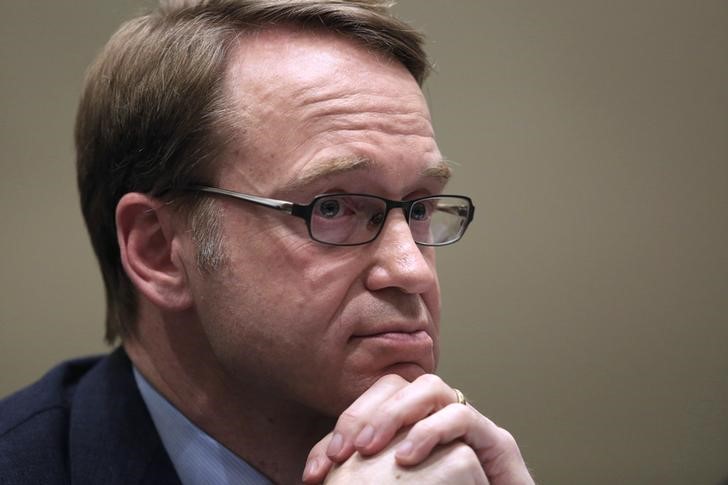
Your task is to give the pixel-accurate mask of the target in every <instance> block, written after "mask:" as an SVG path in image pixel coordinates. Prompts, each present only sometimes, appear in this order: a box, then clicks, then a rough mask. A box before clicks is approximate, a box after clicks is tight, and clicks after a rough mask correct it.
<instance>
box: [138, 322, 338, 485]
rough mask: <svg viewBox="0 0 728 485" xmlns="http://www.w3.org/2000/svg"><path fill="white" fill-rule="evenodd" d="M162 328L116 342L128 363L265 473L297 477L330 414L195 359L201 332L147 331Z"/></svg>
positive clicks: (329, 425) (284, 479) (283, 479)
mask: <svg viewBox="0 0 728 485" xmlns="http://www.w3.org/2000/svg"><path fill="white" fill-rule="evenodd" d="M164 327H165V325H164V323H163V322H162V321H158V322H156V324H151V325H139V326H138V327H137V328H138V329H139V331H138V333H137V335H136V336H135V337H133V338H129V339H126V340H125V341H124V348H125V349H126V351H127V353H128V354H129V357H130V358H131V360H132V362H133V363H134V365H135V366H136V368H137V369H138V370H139V371H140V372H141V373H142V374H143V375H144V377H145V378H146V379H147V380H148V381H149V382H150V383H151V384H152V385H153V386H154V387H155V389H156V390H157V391H158V392H159V393H160V394H161V395H163V396H164V397H165V398H166V399H167V400H168V401H170V402H171V403H172V404H173V405H174V406H175V407H176V408H177V409H178V410H179V411H180V412H181V413H182V414H184V415H185V416H186V417H187V418H188V419H189V420H190V421H192V422H193V423H194V424H195V425H196V426H198V427H199V428H200V429H202V430H204V431H205V432H206V433H207V434H209V435H210V436H212V437H213V438H215V439H216V440H217V441H219V442H220V443H221V444H223V445H224V446H225V447H227V448H228V449H230V450H231V451H233V452H234V453H235V454H237V455H238V456H240V457H241V458H243V459H244V460H245V461H246V462H248V464H250V465H252V466H253V467H255V468H257V469H258V470H259V471H260V472H261V473H263V474H264V475H265V476H267V477H268V478H269V479H271V480H272V481H274V482H276V483H300V480H301V474H302V473H303V466H304V464H305V462H306V457H307V456H308V452H309V451H310V449H311V447H312V446H313V445H314V444H316V442H318V441H319V440H320V439H321V438H322V437H323V436H324V435H325V434H326V433H327V432H329V431H330V430H331V429H333V426H334V424H335V420H334V419H332V418H330V417H326V416H323V415H321V414H320V413H317V412H316V411H314V410H312V409H310V408H308V407H305V406H302V405H301V404H299V403H295V402H291V401H289V400H285V399H283V398H280V397H277V396H275V395H273V394H272V393H271V392H270V390H268V389H262V388H260V387H258V386H255V385H252V384H247V383H244V382H240V381H238V380H233V379H232V378H231V376H229V375H228V373H226V372H225V371H224V370H222V369H220V368H219V366H216V365H214V362H215V360H214V359H212V360H211V359H209V358H204V357H205V356H203V357H202V358H201V355H200V353H201V352H202V353H203V354H206V353H208V352H211V351H210V350H209V349H200V345H204V343H202V342H205V340H204V339H199V338H193V339H184V338H180V337H179V333H177V334H176V335H177V336H176V337H170V335H175V334H174V333H168V332H166V331H164V334H165V335H164V338H158V337H160V335H151V334H153V333H157V332H158V331H160V330H163V329H164ZM179 328H180V327H179V326H176V330H177V331H179ZM211 362H213V364H211Z"/></svg>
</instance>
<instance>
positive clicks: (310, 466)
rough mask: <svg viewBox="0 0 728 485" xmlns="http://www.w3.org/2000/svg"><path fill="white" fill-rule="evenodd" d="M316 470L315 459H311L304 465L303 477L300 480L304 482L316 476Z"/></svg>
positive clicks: (316, 463)
mask: <svg viewBox="0 0 728 485" xmlns="http://www.w3.org/2000/svg"><path fill="white" fill-rule="evenodd" d="M317 469H318V460H316V458H312V459H311V460H310V461H309V462H308V463H306V468H305V469H304V470H303V477H302V478H301V480H303V481H304V482H305V481H306V480H308V479H310V478H311V477H313V476H314V475H315V474H316V470H317Z"/></svg>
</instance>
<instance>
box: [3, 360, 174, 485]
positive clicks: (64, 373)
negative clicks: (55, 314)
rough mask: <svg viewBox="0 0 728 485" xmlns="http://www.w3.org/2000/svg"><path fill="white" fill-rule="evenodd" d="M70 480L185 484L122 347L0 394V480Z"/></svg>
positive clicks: (5, 482) (11, 483)
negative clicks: (165, 447) (0, 398)
mask: <svg viewBox="0 0 728 485" xmlns="http://www.w3.org/2000/svg"><path fill="white" fill-rule="evenodd" d="M2 372H8V369H3V370H2ZM69 483H71V484H103V485H112V484H125V485H136V484H140V485H141V484H149V485H151V484H155V485H157V484H179V483H180V481H179V478H178V477H177V474H176V473H175V471H174V467H173V466H172V462H171V461H170V459H169V456H168V455H167V453H166V451H165V450H164V447H163V445H162V442H161V440H160V438H159V435H158V434H157V430H156V429H155V427H154V423H153V422H152V419H151V417H150V416H149V412H148V411H147V408H146V406H145V405H144V401H143V400H142V397H141V395H140V394H139V391H138V389H137V386H136V383H135V381H134V376H133V374H132V370H131V363H130V361H129V358H128V357H127V355H126V353H125V352H124V351H123V350H122V349H117V350H116V351H114V352H113V353H112V354H111V355H109V356H106V357H94V358H85V359H78V360H73V361H69V362H66V363H63V364H61V365H59V366H58V367H55V368H54V369H52V370H51V371H50V372H49V373H48V374H46V375H45V376H44V377H43V378H42V379H41V380H40V381H38V382H36V383H35V384H33V385H31V386H30V387H27V388H25V389H23V390H21V391H19V392H18V393H16V394H14V395H12V396H10V397H8V398H6V399H4V400H2V401H0V484H2V485H15V484H23V485H26V484H44V485H46V484H69Z"/></svg>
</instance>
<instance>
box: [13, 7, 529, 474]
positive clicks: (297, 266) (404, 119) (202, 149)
mask: <svg viewBox="0 0 728 485" xmlns="http://www.w3.org/2000/svg"><path fill="white" fill-rule="evenodd" d="M427 66H428V64H427V60H426V57H425V55H424V53H423V51H422V47H421V39H420V37H419V36H418V35H417V34H415V33H413V31H412V30H411V29H410V28H409V27H408V26H406V25H405V24H403V23H401V22H400V21H398V20H396V19H394V18H393V17H391V16H390V14H389V13H388V11H387V9H386V7H385V6H383V5H380V4H378V3H376V2H371V1H365V0H359V1H351V2H341V1H309V0H295V1H262V0H258V1H252V0H247V1H244V0H237V1H234V0H219V1H207V2H175V3H171V4H169V5H166V6H163V7H162V8H160V9H159V10H158V11H156V12H154V13H152V14H150V15H146V16H143V17H140V18H138V19H134V20H132V21H130V22H129V23H127V24H125V25H124V26H122V28H121V29H120V30H119V31H118V32H117V33H116V34H115V35H114V36H113V37H112V39H111V40H110V41H109V43H108V45H107V46H106V48H105V49H104V51H103V52H102V53H101V54H100V56H99V59H98V60H97V62H96V63H95V64H94V65H93V66H92V68H91V70H90V71H89V74H88V78H87V82H86V86H85V90H84V94H83V97H82V100H81V103H80V107H79V112H78V119H77V126H76V144H77V151H78V181H79V190H80V194H81V205H82V209H83V213H84V217H85V219H86V223H87V226H88V229H89V232H90V235H91V240H92V243H93V246H94V249H95V251H96V254H97V257H98V259H99V262H100V266H101V269H102V274H103V277H104V283H105V287H106V294H107V310H108V311H107V339H108V340H109V341H110V342H114V341H116V340H117V339H120V340H121V343H122V346H121V347H120V348H119V349H117V350H116V351H115V352H114V353H112V354H111V355H110V356H108V357H105V358H102V359H85V360H79V361H74V362H71V363H67V364H64V365H62V366H60V367H58V368H56V369H55V370H53V371H52V372H51V373H49V374H48V375H47V376H46V377H45V378H44V379H43V380H41V381H40V382H39V383H37V384H35V385H34V386H31V387H30V388H28V389H26V390H24V391H21V392H20V393H18V394H17V395H15V396H12V397H10V398H9V399H7V400H6V401H4V402H3V403H2V404H0V416H2V417H0V481H1V482H2V483H66V482H69V481H70V482H72V483H127V484H128V483H179V482H182V483H186V484H187V483H268V482H269V481H272V482H275V483H297V482H300V481H302V480H303V481H305V482H308V483H317V482H321V481H323V480H326V481H327V483H367V482H375V481H378V482H385V483H387V482H395V481H401V482H409V483H494V484H497V483H504V484H505V483H532V480H531V478H530V476H529V475H528V472H527V470H526V467H525V465H524V463H523V460H522V458H521V456H520V453H519V451H518V447H517V446H516V444H515V441H514V440H513V438H512V437H511V436H510V435H509V434H508V433H507V432H506V431H504V430H502V429H500V428H498V427H496V426H495V425H494V424H493V423H492V422H491V421H489V420H488V419H487V418H485V417H484V416H482V415H481V414H480V413H478V411H477V410H475V409H474V408H473V407H472V406H471V405H469V404H468V403H467V402H466V400H465V399H464V397H463V396H462V393H460V392H459V391H456V390H454V389H452V388H451V387H449V386H448V385H447V384H445V383H444V382H443V381H442V380H440V379H439V378H437V377H436V376H434V375H433V374H432V373H433V372H434V371H435V368H436V365H437V360H438V336H439V318H440V307H439V306H440V294H439V285H438V280H437V275H436V272H435V255H434V247H435V246H439V245H445V244H450V243H453V242H456V241H457V240H458V239H459V238H460V237H461V236H462V235H463V232H464V231H465V229H466V227H467V225H468V224H469V223H470V221H471V220H472V217H473V211H474V209H473V207H472V204H471V202H470V200H469V199H468V198H467V197H463V196H452V195H442V194H443V190H444V187H445V183H446V181H447V178H448V177H449V174H450V172H449V169H448V167H447V165H446V163H445V162H444V160H443V157H442V155H441V154H440V152H439V150H438V147H437V144H436V142H435V139H434V135H433V130H432V126H431V122H430V116H429V113H428V110H427V106H426V103H425V100H424V97H423V95H422V92H421V90H420V85H421V83H422V81H423V80H424V79H425V77H426V74H427Z"/></svg>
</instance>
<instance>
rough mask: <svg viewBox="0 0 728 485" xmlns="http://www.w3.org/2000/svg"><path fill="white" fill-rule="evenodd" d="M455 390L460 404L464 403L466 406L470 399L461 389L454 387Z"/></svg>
mask: <svg viewBox="0 0 728 485" xmlns="http://www.w3.org/2000/svg"><path fill="white" fill-rule="evenodd" d="M452 390H453V391H455V399H457V401H458V404H463V405H464V406H467V405H468V400H467V399H465V394H463V393H462V391H460V389H455V388H454V387H453V388H452Z"/></svg>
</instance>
